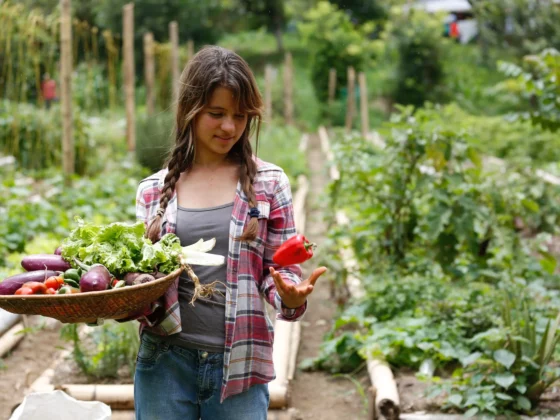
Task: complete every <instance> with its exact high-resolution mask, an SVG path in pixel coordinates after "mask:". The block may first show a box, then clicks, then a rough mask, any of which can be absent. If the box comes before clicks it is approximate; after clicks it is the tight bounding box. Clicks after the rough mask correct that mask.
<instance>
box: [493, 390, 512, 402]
mask: <svg viewBox="0 0 560 420" xmlns="http://www.w3.org/2000/svg"><path fill="white" fill-rule="evenodd" d="M496 398H499V399H500V400H504V401H513V397H511V396H509V395H508V394H504V393H502V392H496Z"/></svg>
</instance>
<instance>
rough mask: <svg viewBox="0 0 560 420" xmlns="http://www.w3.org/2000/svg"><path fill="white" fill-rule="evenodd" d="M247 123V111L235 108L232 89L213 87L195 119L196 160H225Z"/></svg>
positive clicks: (207, 161)
mask: <svg viewBox="0 0 560 420" xmlns="http://www.w3.org/2000/svg"><path fill="white" fill-rule="evenodd" d="M246 126H247V114H246V113H243V112H240V111H239V110H238V109H237V108H236V104H235V100H234V97H233V92H232V91H231V90H229V89H227V88H224V87H218V88H216V89H215V90H214V93H213V94H212V97H211V98H210V101H209V102H208V105H207V106H205V107H204V108H203V109H202V111H200V113H199V114H198V115H197V116H196V118H195V125H194V133H195V141H196V146H195V147H196V157H195V159H196V162H198V163H211V162H216V161H219V160H222V159H224V158H225V157H226V156H227V154H228V153H229V151H230V150H231V148H232V147H233V146H234V145H235V143H237V142H238V141H239V138H240V137H241V135H242V134H243V131H245V127H246Z"/></svg>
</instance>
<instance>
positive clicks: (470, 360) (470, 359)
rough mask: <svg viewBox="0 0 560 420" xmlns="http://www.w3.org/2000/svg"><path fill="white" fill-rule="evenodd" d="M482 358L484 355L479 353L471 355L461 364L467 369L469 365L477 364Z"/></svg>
mask: <svg viewBox="0 0 560 420" xmlns="http://www.w3.org/2000/svg"><path fill="white" fill-rule="evenodd" d="M480 356H482V353H481V352H479V351H477V352H474V353H471V354H469V355H468V356H467V357H463V358H462V359H461V364H462V365H463V367H467V366H468V365H470V364H472V363H474V362H476V361H477V360H478V359H479V358H480Z"/></svg>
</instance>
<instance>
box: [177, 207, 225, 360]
mask: <svg viewBox="0 0 560 420" xmlns="http://www.w3.org/2000/svg"><path fill="white" fill-rule="evenodd" d="M232 211H233V203H229V204H224V205H221V206H217V207H209V208H204V209H187V208H184V207H181V206H178V208H177V231H176V235H177V236H178V237H179V239H180V240H181V245H182V246H186V245H191V244H193V243H195V242H196V241H198V240H199V239H204V240H205V241H206V240H208V239H212V238H216V246H215V247H214V249H213V250H212V251H210V252H211V253H212V254H218V255H223V256H224V257H226V258H227V255H228V249H229V225H230V220H231V213H232ZM192 269H193V271H194V272H195V274H196V275H197V276H198V278H199V279H200V282H201V283H202V284H208V283H212V282H213V281H214V280H219V281H220V282H221V283H216V289H217V290H218V293H214V294H213V295H212V296H211V297H209V298H202V297H200V298H198V299H197V300H196V301H195V302H194V306H193V305H191V304H190V301H191V299H192V296H193V290H194V284H193V282H192V281H191V279H190V278H189V277H188V276H187V274H186V273H183V274H182V275H181V277H180V278H179V308H180V310H181V329H182V331H181V332H180V333H179V334H173V335H171V336H167V338H166V341H168V342H169V343H170V344H176V345H178V346H182V347H187V348H192V349H197V350H205V351H211V352H223V351H224V342H225V301H226V298H225V296H226V287H225V283H226V265H225V264H224V265H222V266H219V267H210V266H203V265H193V266H192Z"/></svg>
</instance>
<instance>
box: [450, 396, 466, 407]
mask: <svg viewBox="0 0 560 420" xmlns="http://www.w3.org/2000/svg"><path fill="white" fill-rule="evenodd" d="M447 401H449V402H450V403H451V404H453V405H456V406H459V404H461V401H463V397H462V396H461V395H460V394H451V395H450V396H449V398H448V399H447Z"/></svg>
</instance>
